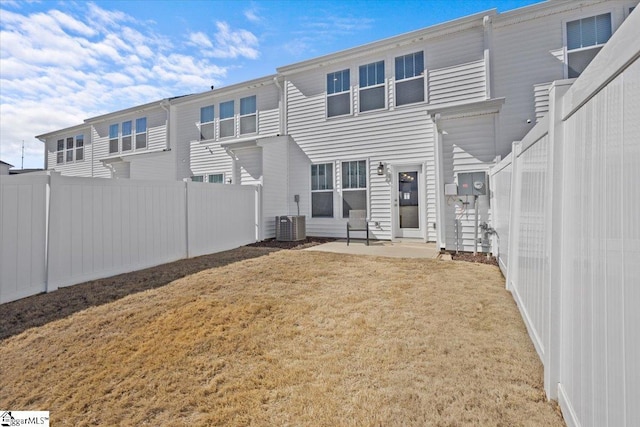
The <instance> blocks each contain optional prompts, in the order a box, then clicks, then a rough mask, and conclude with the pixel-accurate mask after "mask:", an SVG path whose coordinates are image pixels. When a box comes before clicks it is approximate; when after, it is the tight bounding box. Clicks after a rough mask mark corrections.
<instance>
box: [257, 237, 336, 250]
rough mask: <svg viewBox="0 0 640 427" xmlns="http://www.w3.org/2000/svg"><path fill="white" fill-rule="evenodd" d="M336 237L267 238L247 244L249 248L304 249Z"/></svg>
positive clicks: (331, 240) (330, 240)
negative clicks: (294, 239) (293, 240)
mask: <svg viewBox="0 0 640 427" xmlns="http://www.w3.org/2000/svg"><path fill="white" fill-rule="evenodd" d="M335 240H336V239H333V238H330V237H307V238H306V239H304V240H298V241H295V242H280V241H278V240H276V239H267V240H263V241H261V242H256V243H252V244H250V245H247V247H250V248H278V249H294V250H299V249H306V248H310V247H312V246H316V245H321V244H323V243H328V242H333V241H335Z"/></svg>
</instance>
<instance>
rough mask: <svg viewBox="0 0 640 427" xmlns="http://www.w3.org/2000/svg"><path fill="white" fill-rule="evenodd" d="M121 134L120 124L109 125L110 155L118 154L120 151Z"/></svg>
mask: <svg viewBox="0 0 640 427" xmlns="http://www.w3.org/2000/svg"><path fill="white" fill-rule="evenodd" d="M119 133H120V125H119V124H118V123H116V124H113V125H109V153H117V152H118V151H120V146H119V145H120V141H119V140H118V136H119V135H118V134H119Z"/></svg>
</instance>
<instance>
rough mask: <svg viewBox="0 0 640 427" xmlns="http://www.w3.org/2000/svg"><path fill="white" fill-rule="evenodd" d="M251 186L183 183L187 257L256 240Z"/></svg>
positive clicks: (252, 188) (252, 187)
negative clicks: (185, 195) (185, 205)
mask: <svg viewBox="0 0 640 427" xmlns="http://www.w3.org/2000/svg"><path fill="white" fill-rule="evenodd" d="M257 192H258V187H256V186H252V185H215V184H206V183H199V182H187V206H188V208H187V209H188V219H189V256H190V257H192V256H199V255H204V254H210V253H214V252H220V251H225V250H228V249H233V248H237V247H238V246H242V245H246V244H248V243H253V242H255V241H256V226H257V222H256V221H257V218H258V216H256V199H257V197H256V194H257Z"/></svg>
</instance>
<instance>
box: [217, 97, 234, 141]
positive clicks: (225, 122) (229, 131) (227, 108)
mask: <svg viewBox="0 0 640 427" xmlns="http://www.w3.org/2000/svg"><path fill="white" fill-rule="evenodd" d="M234 112H235V111H234V105H233V101H227V102H222V103H221V104H220V138H225V137H227V136H234V135H235V134H236V132H235V123H234V120H233V115H234Z"/></svg>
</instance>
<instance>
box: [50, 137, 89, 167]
mask: <svg viewBox="0 0 640 427" xmlns="http://www.w3.org/2000/svg"><path fill="white" fill-rule="evenodd" d="M56 149H57V150H56V163H57V164H62V163H69V162H73V161H74V160H75V161H79V160H84V135H77V136H76V137H75V138H74V137H72V136H70V137H67V138H66V139H59V140H57V145H56Z"/></svg>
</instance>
